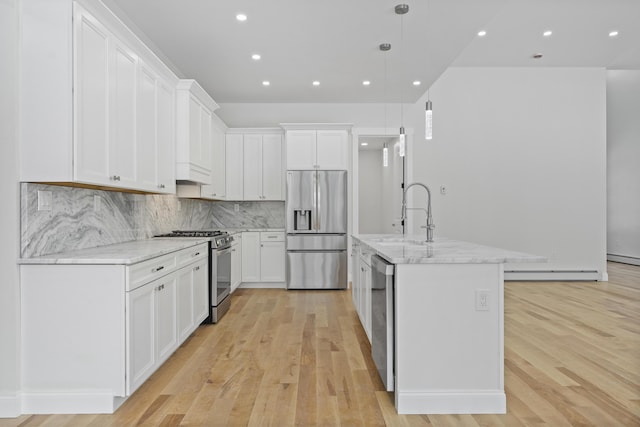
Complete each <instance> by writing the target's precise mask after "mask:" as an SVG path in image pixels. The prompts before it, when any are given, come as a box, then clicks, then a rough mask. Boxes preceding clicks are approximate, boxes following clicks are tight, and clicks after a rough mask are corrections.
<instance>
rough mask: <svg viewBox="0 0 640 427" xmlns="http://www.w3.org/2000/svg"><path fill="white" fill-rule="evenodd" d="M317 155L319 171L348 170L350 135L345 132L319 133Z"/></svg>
mask: <svg viewBox="0 0 640 427" xmlns="http://www.w3.org/2000/svg"><path fill="white" fill-rule="evenodd" d="M317 132H318V133H317V143H316V155H317V161H316V164H317V165H318V168H319V169H333V170H348V169H349V147H348V135H347V132H346V131H343V130H319V131H317Z"/></svg>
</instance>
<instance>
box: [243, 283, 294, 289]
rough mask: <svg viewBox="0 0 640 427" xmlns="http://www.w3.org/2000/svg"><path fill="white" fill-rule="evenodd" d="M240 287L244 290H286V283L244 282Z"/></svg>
mask: <svg viewBox="0 0 640 427" xmlns="http://www.w3.org/2000/svg"><path fill="white" fill-rule="evenodd" d="M238 287H239V288H243V289H251V288H255V289H285V286H284V282H242V283H240V286H238Z"/></svg>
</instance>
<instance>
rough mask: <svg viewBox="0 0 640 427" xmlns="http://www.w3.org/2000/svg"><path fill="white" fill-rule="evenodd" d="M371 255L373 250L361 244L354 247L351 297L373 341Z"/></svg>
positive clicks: (363, 325)
mask: <svg viewBox="0 0 640 427" xmlns="http://www.w3.org/2000/svg"><path fill="white" fill-rule="evenodd" d="M371 255H372V252H371V251H370V250H368V249H366V248H363V247H362V246H361V245H355V244H354V246H353V249H352V254H351V260H352V269H353V270H352V277H351V285H352V290H351V297H352V300H353V305H354V306H355V308H356V311H357V313H358V317H359V318H360V323H361V324H362V327H363V329H364V331H365V333H366V334H367V338H369V342H371Z"/></svg>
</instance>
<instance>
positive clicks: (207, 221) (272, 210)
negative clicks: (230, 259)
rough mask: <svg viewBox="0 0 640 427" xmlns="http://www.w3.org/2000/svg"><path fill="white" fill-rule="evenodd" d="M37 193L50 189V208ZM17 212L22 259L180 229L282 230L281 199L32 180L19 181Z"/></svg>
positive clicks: (282, 208)
mask: <svg viewBox="0 0 640 427" xmlns="http://www.w3.org/2000/svg"><path fill="white" fill-rule="evenodd" d="M38 191H45V192H51V210H38ZM236 204H237V205H238V207H239V211H238V212H236V211H235V209H234V207H235V205H236ZM20 211H21V226H20V228H21V230H20V232H21V248H20V249H21V257H22V258H30V257H34V256H41V255H46V254H50V253H56V252H63V251H67V250H72V249H84V248H91V247H95V246H104V245H110V244H114V243H121V242H128V241H131V240H141V239H147V238H149V237H153V236H154V235H157V234H161V233H167V232H169V231H171V230H178V229H182V230H199V229H220V228H222V229H224V228H284V202H215V201H207V200H192V199H178V198H177V197H176V196H172V195H151V194H132V193H122V192H117V191H102V190H93V189H85V188H77V187H63V186H57V185H43V184H32V183H22V184H21V208H20Z"/></svg>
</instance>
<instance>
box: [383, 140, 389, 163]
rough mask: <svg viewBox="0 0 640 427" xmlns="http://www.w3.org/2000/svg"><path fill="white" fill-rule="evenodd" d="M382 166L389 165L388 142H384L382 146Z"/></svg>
mask: <svg viewBox="0 0 640 427" xmlns="http://www.w3.org/2000/svg"><path fill="white" fill-rule="evenodd" d="M382 166H383V167H385V168H386V167H387V166H389V149H388V148H387V143H386V142H385V143H384V147H383V148H382Z"/></svg>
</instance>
